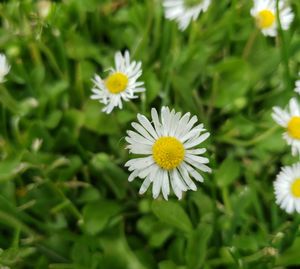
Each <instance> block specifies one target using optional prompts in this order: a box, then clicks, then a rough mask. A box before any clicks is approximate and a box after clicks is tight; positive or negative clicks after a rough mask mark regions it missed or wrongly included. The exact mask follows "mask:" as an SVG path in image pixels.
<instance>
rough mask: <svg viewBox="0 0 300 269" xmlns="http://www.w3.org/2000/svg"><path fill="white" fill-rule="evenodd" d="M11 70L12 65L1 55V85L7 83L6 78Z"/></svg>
mask: <svg viewBox="0 0 300 269" xmlns="http://www.w3.org/2000/svg"><path fill="white" fill-rule="evenodd" d="M9 70H10V65H9V64H8V62H7V59H6V56H5V55H4V54H2V53H0V83H3V82H5V76H6V75H7V74H8V72H9Z"/></svg>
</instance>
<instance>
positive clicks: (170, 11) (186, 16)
mask: <svg viewBox="0 0 300 269" xmlns="http://www.w3.org/2000/svg"><path fill="white" fill-rule="evenodd" d="M210 3H211V0H163V7H164V10H165V17H166V19H168V20H171V21H176V22H177V23H178V27H179V29H180V30H181V31H184V30H185V29H186V28H187V27H188V26H189V24H190V22H191V21H195V20H197V19H198V17H199V14H200V13H201V12H205V11H207V9H208V7H209V5H210Z"/></svg>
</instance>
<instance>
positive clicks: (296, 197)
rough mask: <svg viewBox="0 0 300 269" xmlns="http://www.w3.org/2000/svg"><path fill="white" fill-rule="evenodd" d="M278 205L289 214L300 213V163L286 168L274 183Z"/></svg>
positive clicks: (282, 169)
mask: <svg viewBox="0 0 300 269" xmlns="http://www.w3.org/2000/svg"><path fill="white" fill-rule="evenodd" d="M274 191H275V197H276V204H278V205H279V206H280V208H281V209H283V210H285V211H286V212H287V213H290V214H291V213H294V212H295V211H296V212H298V213H300V163H296V164H294V165H292V166H285V167H282V168H281V171H280V172H279V174H278V175H277V177H276V180H275V182H274Z"/></svg>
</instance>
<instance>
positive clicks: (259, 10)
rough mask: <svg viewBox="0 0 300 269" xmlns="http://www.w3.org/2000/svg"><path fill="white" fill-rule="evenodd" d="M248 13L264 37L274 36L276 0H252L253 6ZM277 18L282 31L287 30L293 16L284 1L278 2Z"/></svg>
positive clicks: (275, 32)
mask: <svg viewBox="0 0 300 269" xmlns="http://www.w3.org/2000/svg"><path fill="white" fill-rule="evenodd" d="M250 13H251V15H252V16H253V17H254V18H255V19H256V24H257V27H258V28H260V29H261V31H262V33H263V34H264V35H265V36H276V34H277V20H276V0H254V6H253V8H252V9H251V11H250ZM279 17H280V22H281V27H282V29H283V30H287V29H289V27H290V24H291V23H292V21H293V19H294V14H293V12H292V9H291V8H290V7H289V6H288V5H287V4H286V1H284V0H279Z"/></svg>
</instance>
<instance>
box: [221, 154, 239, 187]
mask: <svg viewBox="0 0 300 269" xmlns="http://www.w3.org/2000/svg"><path fill="white" fill-rule="evenodd" d="M240 172H241V167H240V163H239V162H238V161H236V160H235V159H233V158H232V157H227V159H225V160H224V161H223V162H222V164H221V166H220V168H219V169H218V170H217V171H216V173H215V180H216V182H217V185H218V186H219V187H220V188H223V187H226V186H229V185H230V184H232V183H233V182H234V181H235V180H236V179H237V178H238V177H239V175H240Z"/></svg>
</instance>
